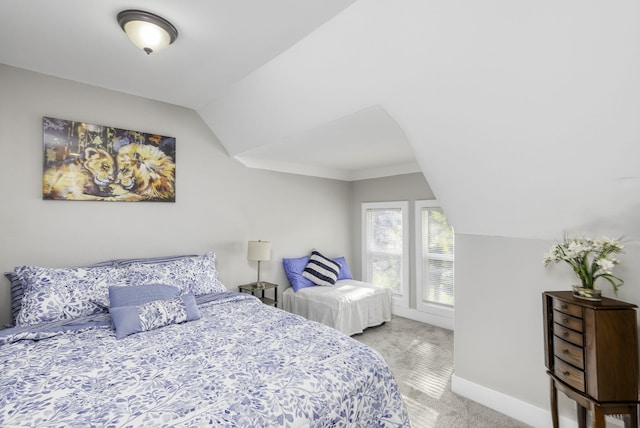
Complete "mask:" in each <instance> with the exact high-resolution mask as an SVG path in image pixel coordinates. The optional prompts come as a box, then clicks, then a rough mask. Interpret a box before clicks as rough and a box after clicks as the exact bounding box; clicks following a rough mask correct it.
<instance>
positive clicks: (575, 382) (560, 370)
mask: <svg viewBox="0 0 640 428" xmlns="http://www.w3.org/2000/svg"><path fill="white" fill-rule="evenodd" d="M553 373H554V374H555V375H556V377H557V378H558V379H560V380H561V381H563V382H564V383H566V384H567V385H570V386H572V387H574V388H575V389H577V390H578V391H580V392H585V390H584V372H583V371H582V370H580V369H577V368H575V367H573V366H572V365H570V364H567V363H565V362H564V361H562V360H561V359H560V358H558V357H555V358H554V359H553Z"/></svg>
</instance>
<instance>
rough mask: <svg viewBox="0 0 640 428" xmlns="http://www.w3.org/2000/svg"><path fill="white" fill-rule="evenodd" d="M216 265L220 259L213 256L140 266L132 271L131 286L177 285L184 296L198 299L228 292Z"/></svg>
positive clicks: (210, 253)
mask: <svg viewBox="0 0 640 428" xmlns="http://www.w3.org/2000/svg"><path fill="white" fill-rule="evenodd" d="M215 262H216V255H215V253H213V252H209V253H206V254H203V255H201V256H192V257H184V258H179V259H176V260H173V261H170V262H164V263H137V262H136V263H132V264H130V265H129V267H128V275H127V282H128V284H129V285H144V284H154V283H161V284H167V285H173V286H176V287H178V288H179V289H180V292H181V293H182V294H188V293H192V294H194V295H196V296H200V295H203V294H211V293H220V292H223V291H227V290H226V287H225V286H224V285H223V284H222V283H221V282H220V279H219V278H218V271H217V270H216V265H215Z"/></svg>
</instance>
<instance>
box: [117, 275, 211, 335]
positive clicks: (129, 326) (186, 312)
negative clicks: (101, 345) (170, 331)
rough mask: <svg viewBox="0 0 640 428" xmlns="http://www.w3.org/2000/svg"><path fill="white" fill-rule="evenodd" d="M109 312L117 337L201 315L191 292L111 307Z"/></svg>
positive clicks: (190, 319) (181, 321)
mask: <svg viewBox="0 0 640 428" xmlns="http://www.w3.org/2000/svg"><path fill="white" fill-rule="evenodd" d="M136 288H137V287H136ZM110 313H111V320H112V322H113V325H114V326H115V329H116V338H118V339H122V338H124V337H127V336H129V335H132V334H134V333H140V332H143V331H149V330H154V329H157V328H160V327H164V326H167V325H171V324H180V323H184V322H187V321H194V320H197V319H200V317H201V316H202V315H201V313H200V309H199V308H198V305H197V304H196V298H195V296H194V295H193V294H184V295H181V296H177V297H174V298H171V299H164V300H153V301H150V302H147V303H143V304H141V305H138V306H118V307H112V308H111V309H110Z"/></svg>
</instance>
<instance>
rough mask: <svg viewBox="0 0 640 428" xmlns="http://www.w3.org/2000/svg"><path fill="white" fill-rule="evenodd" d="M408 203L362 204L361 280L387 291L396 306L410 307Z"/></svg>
mask: <svg viewBox="0 0 640 428" xmlns="http://www.w3.org/2000/svg"><path fill="white" fill-rule="evenodd" d="M408 208H409V205H408V202H381V203H363V204H362V240H363V242H362V249H363V251H362V254H363V256H362V270H363V272H362V277H363V278H364V281H367V282H372V283H374V284H378V285H382V286H384V287H387V288H390V289H391V291H392V292H393V300H394V303H395V304H397V305H401V306H404V307H408V306H409V274H408V273H409V267H408V260H407V258H408V255H409V240H408V234H407V232H406V231H405V228H407V227H408V223H409V220H408Z"/></svg>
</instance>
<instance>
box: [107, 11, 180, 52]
mask: <svg viewBox="0 0 640 428" xmlns="http://www.w3.org/2000/svg"><path fill="white" fill-rule="evenodd" d="M118 24H120V27H121V28H122V30H124V32H125V33H126V34H127V36H128V37H129V39H130V40H131V41H132V42H133V44H134V45H136V46H137V47H139V48H140V49H142V50H143V51H145V52H146V53H147V54H151V53H152V52H158V51H161V50H162V49H164V48H166V47H167V46H169V45H170V44H171V43H173V42H175V41H176V39H177V38H178V30H176V27H174V26H173V24H171V23H170V22H169V21H167V20H166V19H164V18H162V17H160V16H158V15H154V14H153V13H149V12H144V11H142V10H123V11H122V12H120V13H119V14H118Z"/></svg>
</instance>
